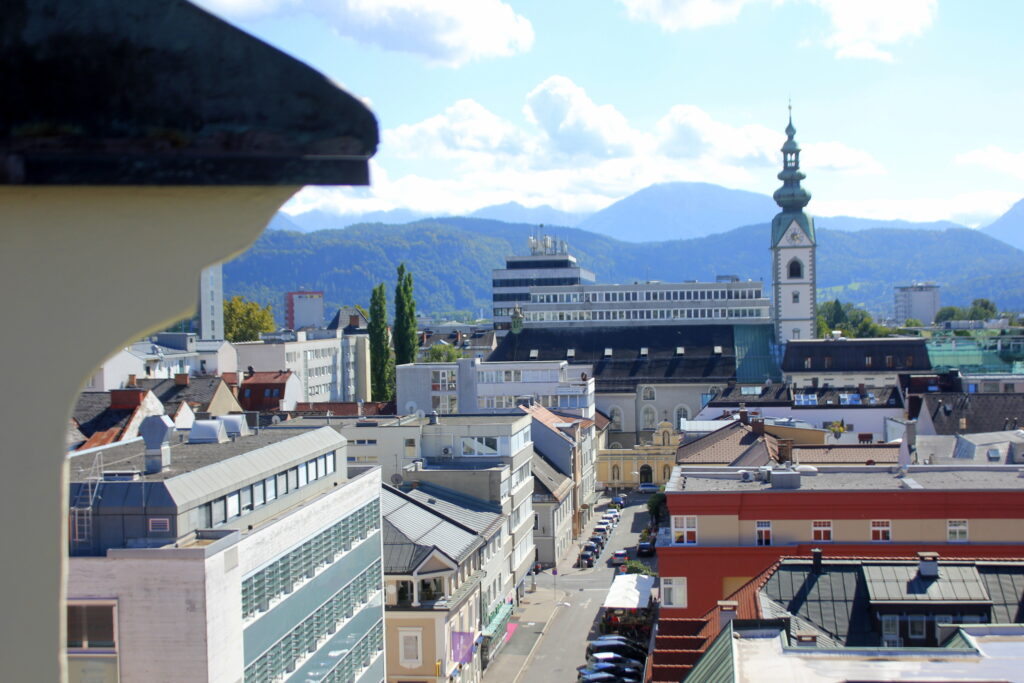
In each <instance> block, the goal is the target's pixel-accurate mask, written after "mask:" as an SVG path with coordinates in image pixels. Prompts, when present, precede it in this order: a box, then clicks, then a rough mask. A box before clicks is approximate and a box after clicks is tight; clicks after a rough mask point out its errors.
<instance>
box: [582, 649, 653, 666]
mask: <svg viewBox="0 0 1024 683" xmlns="http://www.w3.org/2000/svg"><path fill="white" fill-rule="evenodd" d="M587 664H588V665H593V664H618V665H619V666H628V667H630V668H633V669H643V668H644V662H643V661H641V660H638V659H632V658H630V657H625V656H623V655H620V654H617V653H615V652H595V653H594V654H592V655H590V656H589V657H587ZM582 668H584V667H582V666H581V667H579V668H577V669H576V670H577V671H579V670H580V669H582Z"/></svg>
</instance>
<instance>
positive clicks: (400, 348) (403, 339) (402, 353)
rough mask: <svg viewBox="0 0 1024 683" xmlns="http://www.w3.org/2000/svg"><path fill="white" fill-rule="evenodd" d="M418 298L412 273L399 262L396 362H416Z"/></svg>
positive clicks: (398, 363) (396, 286) (396, 310)
mask: <svg viewBox="0 0 1024 683" xmlns="http://www.w3.org/2000/svg"><path fill="white" fill-rule="evenodd" d="M416 342H417V338H416V299H414V298H413V294H412V273H411V272H409V271H407V270H406V269H405V264H404V263H400V264H398V282H397V283H396V284H395V364H396V365H403V364H405V363H415V362H416V350H417V349H418V348H419V344H417V343H416Z"/></svg>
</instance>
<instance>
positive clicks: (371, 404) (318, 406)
mask: <svg viewBox="0 0 1024 683" xmlns="http://www.w3.org/2000/svg"><path fill="white" fill-rule="evenodd" d="M328 410H329V411H331V414H332V415H334V416H337V417H359V404H358V403H357V402H355V401H336V402H325V403H296V404H295V410H294V411H293V412H299V413H324V412H326V411H328ZM394 414H395V402H394V401H366V402H365V403H363V415H362V417H374V416H376V415H394Z"/></svg>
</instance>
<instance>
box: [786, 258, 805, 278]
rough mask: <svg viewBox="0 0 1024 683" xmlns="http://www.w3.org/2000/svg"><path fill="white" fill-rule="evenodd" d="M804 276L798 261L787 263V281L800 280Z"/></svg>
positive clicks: (802, 265)
mask: <svg viewBox="0 0 1024 683" xmlns="http://www.w3.org/2000/svg"><path fill="white" fill-rule="evenodd" d="M803 276H804V264H802V263H800V259H793V260H792V261H790V262H789V279H790V280H800V279H802V278H803Z"/></svg>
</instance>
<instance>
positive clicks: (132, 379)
mask: <svg viewBox="0 0 1024 683" xmlns="http://www.w3.org/2000/svg"><path fill="white" fill-rule="evenodd" d="M125 386H126V387H137V386H139V380H138V379H137V378H136V377H135V375H128V382H127V383H126V384H125Z"/></svg>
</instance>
